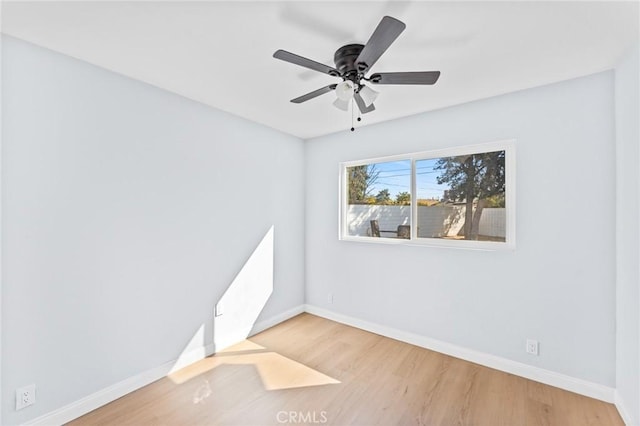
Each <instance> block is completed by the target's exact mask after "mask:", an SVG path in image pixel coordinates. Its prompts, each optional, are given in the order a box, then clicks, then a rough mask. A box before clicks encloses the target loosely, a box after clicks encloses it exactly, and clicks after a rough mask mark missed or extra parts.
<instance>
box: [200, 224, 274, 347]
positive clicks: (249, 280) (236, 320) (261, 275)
mask: <svg viewBox="0 0 640 426" xmlns="http://www.w3.org/2000/svg"><path fill="white" fill-rule="evenodd" d="M273 237H274V227H273V226H271V228H269V230H268V231H267V233H266V234H265V236H264V237H263V238H262V241H260V243H259V244H258V246H257V247H256V249H255V250H254V251H253V253H252V254H251V256H250V257H249V259H248V260H247V261H246V262H245V264H244V266H243V267H242V269H241V270H240V272H239V273H238V275H236V277H235V279H234V280H233V282H232V283H231V285H229V288H227V290H226V291H225V293H224V294H223V295H222V297H221V298H220V300H219V301H218V303H217V304H216V306H215V309H214V311H215V317H214V321H213V338H214V344H215V347H216V350H217V351H219V350H221V349H224V348H225V347H227V346H229V345H232V344H234V343H236V342H239V341H242V340H244V339H246V338H247V337H248V336H249V334H250V333H251V330H252V329H253V326H254V324H255V322H256V319H257V318H258V316H259V315H260V312H262V309H263V308H264V306H265V304H266V303H267V300H269V297H270V296H271V293H272V292H273V261H274V251H273Z"/></svg>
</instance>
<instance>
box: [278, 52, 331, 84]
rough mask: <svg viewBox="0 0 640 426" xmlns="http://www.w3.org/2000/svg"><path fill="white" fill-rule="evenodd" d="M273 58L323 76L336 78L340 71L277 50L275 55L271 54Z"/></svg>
mask: <svg viewBox="0 0 640 426" xmlns="http://www.w3.org/2000/svg"><path fill="white" fill-rule="evenodd" d="M273 57H274V58H276V59H280V60H282V61H285V62H291V63H292V64H296V65H300V66H301V67H305V68H309V69H312V70H314V71H319V72H321V73H324V74H329V75H333V76H336V77H338V76H340V71H338V70H337V69H335V68H332V67H330V66H328V65H325V64H321V63H320V62H316V61H312V60H311V59H307V58H304V57H302V56H300V55H296V54H295V53H291V52H287V51H286V50H282V49H280V50H277V51H276V53H274V54H273Z"/></svg>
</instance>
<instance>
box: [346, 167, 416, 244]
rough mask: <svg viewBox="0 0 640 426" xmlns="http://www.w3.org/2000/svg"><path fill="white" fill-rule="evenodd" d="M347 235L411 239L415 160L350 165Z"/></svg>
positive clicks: (347, 170)
mask: <svg viewBox="0 0 640 426" xmlns="http://www.w3.org/2000/svg"><path fill="white" fill-rule="evenodd" d="M346 174H347V212H346V225H347V235H350V236H362V237H364V236H369V237H376V238H409V236H410V234H411V232H410V224H411V195H410V192H411V161H410V160H402V161H389V162H382V163H372V164H365V165H361V166H353V167H347V168H346Z"/></svg>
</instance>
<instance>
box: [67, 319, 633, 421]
mask: <svg viewBox="0 0 640 426" xmlns="http://www.w3.org/2000/svg"><path fill="white" fill-rule="evenodd" d="M72 424H73V425H87V424H91V425H93V424H100V425H125V424H129V425H278V424H328V425H446V426H449V425H474V426H485V425H486V426H497V425H510V426H511V425H561V426H568V425H576V426H586V425H606V426H609V425H623V422H622V419H621V418H620V416H619V415H618V412H617V411H616V409H615V407H614V406H613V405H612V404H607V403H604V402H601V401H598V400H595V399H591V398H587V397H584V396H580V395H577V394H574V393H571V392H567V391H563V390H560V389H556V388H553V387H550V386H546V385H543V384H540V383H536V382H533V381H530V380H527V379H523V378H520V377H517V376H513V375H511V374H507V373H503V372H500V371H497V370H492V369H490V368H486V367H482V366H479V365H477V364H473V363H470V362H466V361H462V360H459V359H456V358H452V357H449V356H446V355H442V354H439V353H437V352H433V351H429V350H426V349H422V348H419V347H416V346H412V345H409V344H406V343H401V342H398V341H396V340H392V339H388V338H386V337H381V336H378V335H376V334H372V333H368V332H365V331H362V330H358V329H355V328H352V327H348V326H345V325H342V324H338V323H335V322H332V321H328V320H325V319H323V318H319V317H316V316H313V315H309V314H302V315H299V316H297V317H295V318H293V319H291V320H289V321H286V322H284V323H282V324H279V325H277V326H276V327H273V328H271V329H269V330H266V331H264V332H262V333H260V334H258V335H256V336H254V337H252V338H250V339H249V340H247V341H245V342H243V343H241V344H238V345H236V346H234V347H231V348H229V349H227V350H225V351H223V352H221V353H219V354H216V355H215V356H213V357H210V358H206V359H204V360H202V361H200V362H198V363H196V364H193V365H191V366H189V367H187V368H185V369H183V370H180V371H178V372H176V373H174V374H172V375H170V376H169V377H167V378H164V379H162V380H159V381H157V382H155V383H152V384H151V385H149V386H146V387H144V388H142V389H140V390H138V391H136V392H133V393H131V394H129V395H127V396H125V397H123V398H120V399H118V400H116V401H114V402H112V403H110V404H108V405H106V406H104V407H102V408H100V409H98V410H96V411H93V412H91V413H89V414H87V415H85V416H83V417H81V418H79V419H77V420H76V421H74V422H72Z"/></svg>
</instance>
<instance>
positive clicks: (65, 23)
mask: <svg viewBox="0 0 640 426" xmlns="http://www.w3.org/2000/svg"><path fill="white" fill-rule="evenodd" d="M384 15H390V16H393V17H396V18H398V19H400V20H401V21H403V22H405V23H406V24H407V28H406V30H405V31H404V33H402V34H401V35H400V37H399V38H398V39H397V40H396V42H395V43H394V44H393V45H392V46H391V48H390V49H389V50H388V51H387V52H386V53H385V54H384V55H383V56H382V58H381V59H380V60H379V61H378V63H377V64H376V65H375V66H374V67H373V71H375V72H385V71H387V72H388V71H431V70H440V71H441V72H442V75H441V77H440V80H439V81H438V83H437V84H436V85H434V86H381V85H380V86H375V88H376V90H378V91H379V92H381V93H380V96H379V98H378V100H377V101H376V107H377V109H376V111H374V112H372V113H370V114H367V115H366V116H364V117H363V122H362V124H361V125H366V124H371V123H377V122H381V121H386V120H390V119H393V118H397V117H402V116H407V115H412V114H416V113H420V112H424V111H430V110H434V109H437V108H443V107H446V106H450V105H455V104H460V103H463V102H469V101H472V100H476V99H481V98H486V97H489V96H494V95H498V94H501V93H507V92H512V91H515V90H521V89H525V88H529V87H534V86H539V85H543V84H548V83H551V82H555V81H560V80H565V79H569V78H573V77H577V76H581V75H586V74H591V73H595V72H599V71H603V70H606V69H610V68H613V67H614V66H615V65H616V63H617V61H618V60H619V59H620V58H621V57H622V56H623V55H624V53H625V52H626V51H627V50H628V49H630V48H631V47H632V46H633V44H634V43H638V3H637V2H589V3H587V2H477V1H476V2H465V3H461V2H394V1H384V2H369V1H364V2H363V1H360V2H307V1H297V2H293V1H290V2H202V1H200V2H159V1H156V2H93V1H86V2H82V1H76V2H3V4H2V32H3V33H6V34H9V35H12V36H15V37H18V38H21V39H23V40H27V41H30V42H32V43H35V44H37V45H40V46H44V47H47V48H50V49H52V50H55V51H58V52H61V53H64V54H67V55H69V56H72V57H75V58H79V59H82V60H84V61H87V62H90V63H92V64H96V65H99V66H101V67H104V68H107V69H109V70H112V71H115V72H118V73H121V74H124V75H126V76H129V77H132V78H135V79H138V80H141V81H144V82H147V83H150V84H152V85H155V86H158V87H161V88H163V89H166V90H169V91H171V92H175V93H178V94H181V95H183V96H186V97H187V98H190V99H194V100H197V101H200V102H202V103H204V104H207V105H211V106H213V107H216V108H219V109H222V110H225V111H229V112H231V113H233V114H236V115H239V116H241V117H244V118H247V119H249V120H253V121H256V122H258V123H262V124H265V125H267V126H270V127H273V128H275V129H278V130H281V131H283V132H286V133H289V134H292V135H295V136H298V137H301V138H305V139H307V138H311V137H315V136H320V135H324V134H328V133H333V132H336V131H346V130H347V129H348V128H349V127H351V114H350V113H345V112H343V111H339V110H337V109H336V108H334V107H333V106H332V105H331V103H332V102H333V99H335V95H334V94H331V93H330V94H326V95H323V96H321V97H318V98H316V99H313V100H311V101H308V102H306V103H304V104H299V105H296V104H292V103H290V102H289V100H290V99H292V98H295V97H297V96H300V95H303V94H305V93H307V92H310V91H312V90H315V89H317V88H320V87H322V86H325V85H327V84H330V83H333V82H336V80H337V79H336V78H334V77H330V76H327V75H323V74H320V73H317V72H314V71H309V70H306V69H305V68H300V67H297V66H295V65H292V64H289V63H286V62H282V61H279V60H276V59H273V58H272V54H273V52H274V51H276V50H277V49H280V48H281V49H285V50H288V51H291V52H294V53H297V54H299V55H302V56H305V57H308V58H311V59H314V60H316V61H319V62H324V63H326V64H328V65H332V66H333V65H334V64H333V62H332V59H333V53H334V51H335V50H336V49H337V48H338V47H340V46H342V45H344V44H348V43H352V42H358V43H365V42H366V41H367V39H368V38H369V36H370V34H371V33H372V32H373V30H374V28H375V27H376V25H377V24H378V22H379V21H380V19H381V18H382V17H383V16H384Z"/></svg>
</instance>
